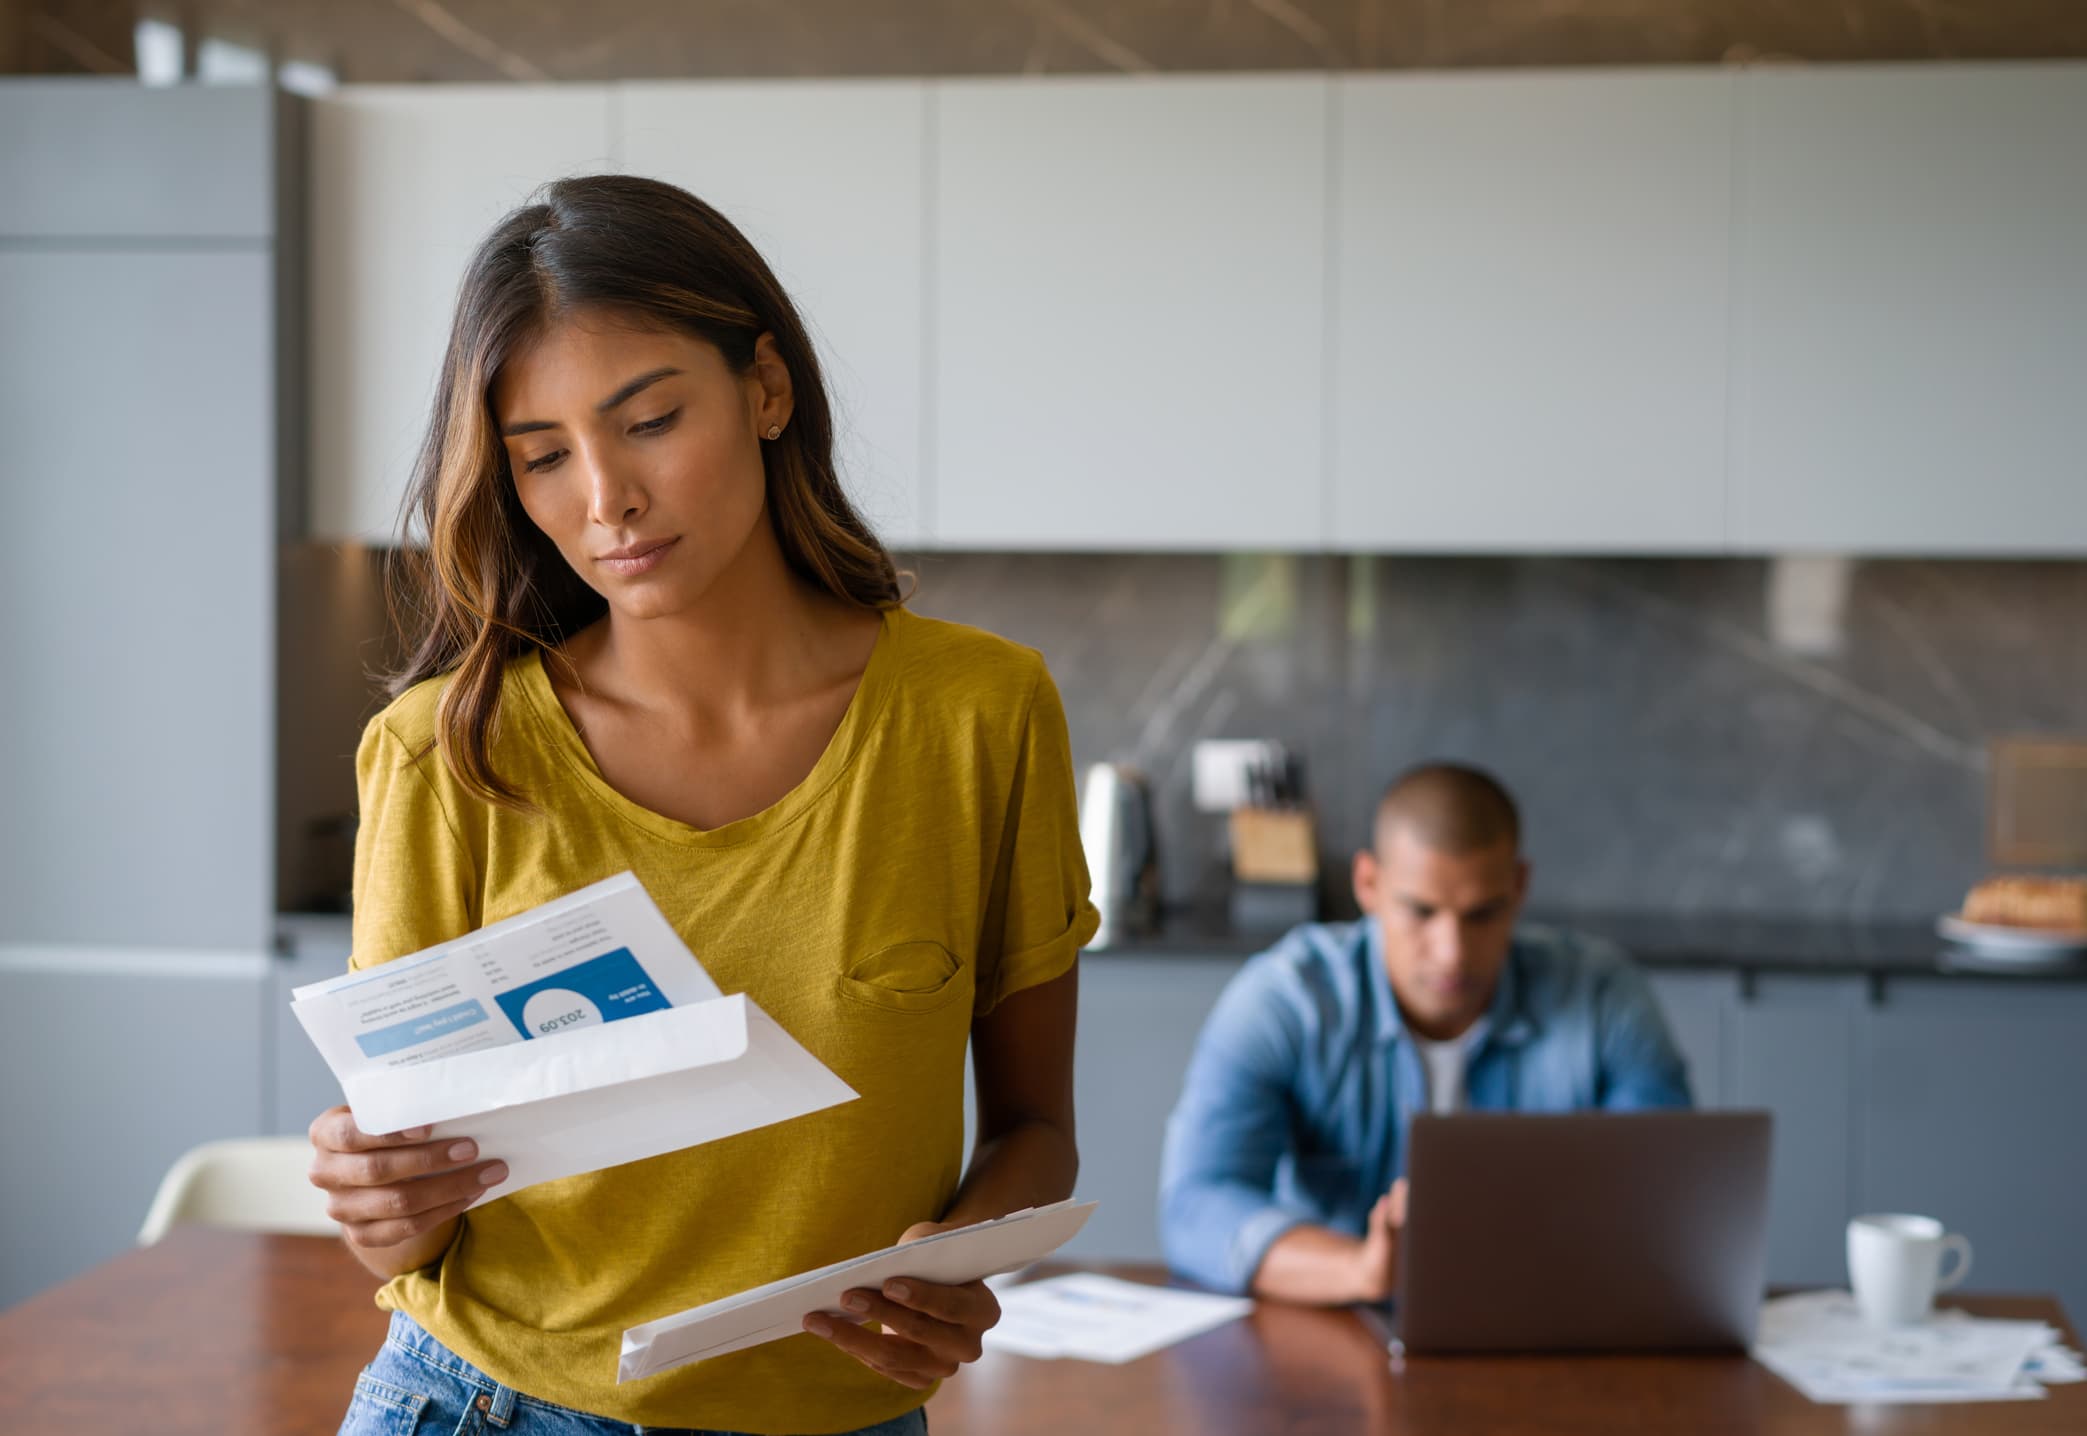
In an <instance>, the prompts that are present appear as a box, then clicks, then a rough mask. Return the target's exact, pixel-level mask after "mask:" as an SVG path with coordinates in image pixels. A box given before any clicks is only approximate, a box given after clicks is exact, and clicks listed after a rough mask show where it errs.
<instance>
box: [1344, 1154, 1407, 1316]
mask: <svg viewBox="0 0 2087 1436" xmlns="http://www.w3.org/2000/svg"><path fill="white" fill-rule="evenodd" d="M1405 1225H1406V1179H1405V1178H1404V1177H1400V1178H1399V1179H1398V1180H1397V1181H1396V1182H1393V1183H1392V1184H1391V1190H1390V1191H1388V1192H1386V1193H1385V1194H1384V1195H1383V1196H1381V1197H1379V1198H1377V1205H1375V1206H1374V1207H1371V1208H1370V1219H1369V1224H1368V1225H1367V1226H1366V1227H1365V1228H1364V1229H1363V1234H1362V1245H1361V1246H1360V1247H1358V1248H1357V1249H1356V1253H1355V1285H1356V1292H1357V1295H1356V1298H1355V1299H1356V1300H1357V1301H1389V1300H1390V1299H1391V1294H1392V1293H1393V1292H1394V1291H1396V1290H1397V1289H1398V1277H1399V1234H1400V1233H1401V1232H1402V1231H1403V1230H1404V1229H1405Z"/></svg>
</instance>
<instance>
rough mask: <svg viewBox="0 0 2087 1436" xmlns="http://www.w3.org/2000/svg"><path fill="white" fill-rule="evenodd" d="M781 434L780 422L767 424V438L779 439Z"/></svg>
mask: <svg viewBox="0 0 2087 1436" xmlns="http://www.w3.org/2000/svg"><path fill="white" fill-rule="evenodd" d="M782 436H783V426H782V425H781V424H770V425H769V426H768V437H769V438H771V439H780V438H781V437H782Z"/></svg>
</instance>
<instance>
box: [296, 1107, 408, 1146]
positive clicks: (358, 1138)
mask: <svg viewBox="0 0 2087 1436" xmlns="http://www.w3.org/2000/svg"><path fill="white" fill-rule="evenodd" d="M307 1135H308V1136H310V1138H311V1139H312V1145H313V1146H314V1147H319V1148H323V1149H325V1150H327V1151H333V1152H366V1151H370V1150H372V1149H373V1148H377V1147H399V1146H404V1145H407V1144H409V1143H412V1142H420V1141H425V1140H426V1138H427V1135H428V1129H427V1128H426V1127H414V1128H411V1129H410V1130H408V1131H404V1132H387V1133H371V1132H365V1131H363V1130H362V1128H360V1127H358V1126H356V1125H355V1114H354V1113H353V1112H350V1111H349V1110H348V1109H347V1108H346V1107H328V1108H327V1109H326V1110H325V1111H323V1112H321V1113H320V1114H319V1115H318V1116H316V1117H314V1118H313V1119H312V1125H311V1129H310V1131H309V1132H308V1133H307Z"/></svg>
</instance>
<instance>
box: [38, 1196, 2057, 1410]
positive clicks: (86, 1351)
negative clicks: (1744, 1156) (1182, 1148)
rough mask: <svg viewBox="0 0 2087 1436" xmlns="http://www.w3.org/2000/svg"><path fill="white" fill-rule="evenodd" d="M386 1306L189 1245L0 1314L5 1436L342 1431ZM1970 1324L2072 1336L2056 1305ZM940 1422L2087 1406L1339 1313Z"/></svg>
mask: <svg viewBox="0 0 2087 1436" xmlns="http://www.w3.org/2000/svg"><path fill="white" fill-rule="evenodd" d="M1116 1270H1117V1271H1118V1273H1119V1274H1120V1275H1124V1276H1130V1277H1133V1278H1138V1279H1147V1280H1152V1279H1158V1277H1159V1276H1160V1273H1158V1272H1157V1271H1155V1270H1154V1269H1152V1268H1143V1267H1124V1268H1117V1269H1116ZM375 1287H376V1283H375V1281H374V1280H373V1279H372V1278H371V1277H369V1276H368V1275H366V1274H365V1273H364V1272H363V1271H362V1269H361V1268H360V1267H358V1266H356V1264H355V1263H354V1261H353V1260H352V1259H350V1258H349V1256H348V1255H347V1253H346V1252H344V1251H342V1250H341V1249H340V1247H339V1246H338V1245H337V1244H336V1243H334V1242H332V1241H329V1240H327V1239H325V1238H321V1237H266V1236H251V1235H245V1234H240V1233H232V1232H219V1231H210V1230H205V1229H202V1228H194V1227H190V1228H183V1229H180V1230H177V1231H176V1232H174V1233H173V1235H171V1236H170V1237H168V1238H167V1240H165V1241H164V1242H161V1243H160V1244H159V1245H158V1246H156V1247H148V1248H145V1249H142V1250H139V1251H133V1252H126V1253H125V1254H124V1255H122V1256H120V1257H118V1258H116V1259H115V1260H114V1261H111V1262H109V1263H107V1264H106V1265H103V1266H100V1267H97V1268H95V1269H94V1270H93V1271H90V1272H88V1273H86V1274H85V1275H83V1276H80V1277H76V1278H75V1279H73V1280H72V1281H69V1282H66V1283H65V1284H64V1285H62V1286H59V1287H56V1288H54V1289H52V1290H50V1291H47V1292H45V1293H43V1294H42V1295H40V1296H37V1297H34V1298H32V1299H31V1300H29V1301H27V1302H24V1303H23V1304H21V1305H20V1306H17V1307H15V1308H13V1309H12V1310H10V1311H7V1312H4V1313H0V1429H4V1430H5V1431H8V1432H16V1431H19V1432H24V1433H32V1432H33V1433H38V1436H41V1433H44V1432H59V1431H63V1432H82V1433H101V1432H109V1433H129V1432H133V1431H136V1432H146V1431H149V1432H152V1433H154V1436H178V1433H185V1432H196V1433H209V1436H243V1433H253V1436H281V1433H306V1432H310V1433H322V1434H323V1433H326V1432H330V1431H332V1430H333V1429H334V1428H335V1426H336V1425H338V1424H339V1421H340V1417H341V1413H342V1411H343V1410H345V1408H346V1406H347V1401H348V1393H349V1390H350V1388H351V1387H352V1386H353V1385H354V1382H355V1374H356V1372H357V1371H359V1370H360V1369H361V1368H362V1365H363V1363H364V1362H366V1361H367V1360H369V1358H370V1355H371V1353H372V1352H374V1351H375V1350H376V1348H377V1344H378V1343H379V1342H380V1341H382V1340H383V1337H384V1322H385V1318H384V1315H383V1313H381V1312H379V1311H377V1310H376V1309H375V1308H374V1307H373V1306H371V1304H370V1294H371V1292H372V1291H374V1290H375ZM1963 1305H1965V1306H1966V1307H1968V1308H1970V1309H1971V1310H1973V1311H1977V1312H1981V1313H1984V1314H1987V1315H2006V1316H2036V1317H2042V1318H2044V1319H2046V1320H2051V1321H2055V1322H2058V1323H2059V1324H2060V1325H2063V1324H2064V1322H2063V1317H2062V1315H2061V1314H2060V1313H2059V1311H2058V1308H2057V1305H2056V1303H2054V1302H2052V1301H2050V1300H2047V1299H2043V1298H2025V1297H2014V1298H2001V1297H1988V1298H1973V1299H1967V1300H1966V1301H1964V1303H1963ZM2073 1339H2074V1341H2075V1342H2076V1341H2077V1338H2073ZM929 1419H930V1424H931V1425H932V1427H933V1428H934V1433H935V1436H988V1433H990V1436H1109V1433H1112V1432H1124V1433H1133V1432H1134V1433H1138V1436H1148V1433H1167V1432H1181V1433H1184V1436H1189V1433H1192V1436H1234V1433H1236V1436H1320V1433H1325V1436H1335V1433H1338V1436H1357V1433H1368V1432H1400V1433H1404V1432H1413V1433H1426V1432H1436V1431H1439V1432H1453V1433H1456V1436H1485V1433H1490V1432H1515V1433H1541V1436H1573V1433H1580V1432H1586V1433H1596V1432H1599V1433H1602V1436H1609V1433H1613V1432H1619V1431H1647V1432H1690V1433H1710V1436H1716V1433H1725V1432H1732V1433H1740V1432H1747V1433H1751V1432H1773V1433H1784V1432H1788V1433H1806V1436H1809V1433H1826V1432H1862V1433H1864V1436H1899V1433H1923V1436H1953V1433H1977V1436H1985V1433H1992V1436H2059V1433H2066V1436H2080V1433H2082V1432H2087V1385H2080V1386H2069V1387H2059V1388H2056V1389H2054V1390H2053V1391H2052V1392H2051V1394H2050V1396H2049V1398H2048V1399H2046V1400H2043V1401H2035V1402H2011V1403H2001V1404H1994V1405H1978V1406H1925V1407H1922V1406H1906V1407H1868V1408H1860V1407H1858V1408H1843V1407H1833V1406H1814V1405H1812V1404H1811V1403H1810V1402H1808V1401H1806V1400H1805V1399H1804V1398H1803V1397H1801V1396H1799V1395H1798V1394H1797V1393H1796V1392H1795V1391H1793V1390H1791V1389H1790V1388H1789V1387H1787V1386H1785V1385H1784V1384H1783V1383H1782V1382H1780V1381H1778V1380H1777V1379H1776V1378H1775V1377H1773V1376H1771V1375H1769V1374H1768V1373H1767V1372H1766V1371H1764V1370H1762V1369H1761V1368H1760V1367H1758V1366H1756V1365H1754V1364H1753V1363H1752V1362H1751V1361H1748V1360H1747V1359H1745V1358H1744V1357H1737V1356H1724V1357H1717V1356H1707V1357H1706V1356H1695V1357H1687V1356H1613V1357H1612V1356H1581V1357H1571V1358H1564V1357H1527V1356H1523V1357H1510V1358H1500V1357H1435V1358H1422V1357H1415V1358H1412V1359H1409V1360H1408V1361H1407V1362H1406V1363H1405V1364H1404V1367H1403V1369H1402V1370H1397V1371H1395V1370H1393V1369H1392V1367H1391V1365H1390V1364H1389V1362H1388V1361H1387V1359H1386V1357H1385V1353H1384V1349H1383V1348H1382V1347H1381V1346H1379V1345H1378V1344H1377V1343H1376V1342H1375V1341H1374V1340H1372V1339H1371V1338H1370V1336H1369V1335H1368V1334H1367V1333H1366V1332H1365V1331H1364V1330H1363V1328H1362V1326H1361V1324H1360V1323H1359V1322H1357V1321H1356V1320H1355V1318H1353V1317H1352V1316H1350V1315H1348V1314H1346V1313H1344V1312H1327V1311H1305V1310H1299V1309H1295V1308H1286V1307H1277V1306H1263V1307H1262V1308H1260V1309H1259V1310H1257V1311H1256V1312H1255V1314H1254V1315H1253V1316H1251V1317H1250V1318H1248V1319H1247V1320H1245V1321H1240V1322H1235V1323H1233V1324H1232V1325H1230V1326H1226V1327H1221V1328H1219V1329H1218V1330H1216V1331H1213V1332H1210V1333H1208V1334H1206V1335H1204V1336H1201V1337H1198V1338H1196V1339H1195V1340H1193V1341H1189V1342H1185V1343H1183V1344H1182V1345H1180V1346H1176V1347H1173V1348H1171V1349H1170V1350H1168V1351H1164V1352H1161V1353H1159V1354H1158V1355H1155V1356H1150V1357H1147V1358H1146V1359H1145V1360H1143V1361H1138V1362H1133V1363H1131V1364H1130V1365H1128V1366H1094V1365H1088V1364H1084V1363H1076V1362H1048V1361H1025V1360H1022V1359H1019V1358H1016V1357H1008V1356H998V1355H988V1356H987V1357H986V1358H985V1360H983V1361H981V1362H979V1363H978V1364H977V1365H975V1366H973V1367H971V1368H970V1369H968V1370H967V1371H966V1372H965V1373H964V1374H963V1375H961V1376H960V1377H958V1378H957V1379H956V1380H955V1381H953V1382H951V1383H949V1385H948V1386H947V1387H945V1388H944V1390H943V1391H942V1393H941V1394H940V1395H939V1396H937V1397H936V1398H935V1401H934V1404H933V1405H932V1406H930V1407H929Z"/></svg>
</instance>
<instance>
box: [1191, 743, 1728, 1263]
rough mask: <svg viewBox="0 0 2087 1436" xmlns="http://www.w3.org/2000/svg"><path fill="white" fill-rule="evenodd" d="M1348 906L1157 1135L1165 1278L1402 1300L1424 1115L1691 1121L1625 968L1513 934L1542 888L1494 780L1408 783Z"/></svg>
mask: <svg viewBox="0 0 2087 1436" xmlns="http://www.w3.org/2000/svg"><path fill="white" fill-rule="evenodd" d="M1354 882H1355V900H1356V902H1357V903H1358V904H1359V905H1360V907H1361V908H1362V913H1363V916H1362V919H1361V920H1360V921H1359V922H1354V923H1310V924H1306V925H1305V926H1303V927H1300V928H1297V929H1296V930H1294V931H1292V932H1291V933H1290V934H1288V935H1287V936H1286V937H1284V938H1283V940H1282V941H1281V942H1279V943H1277V944H1276V945H1275V946H1274V947H1273V948H1271V949H1270V950H1268V951H1267V952H1264V953H1262V954H1261V955H1260V956H1258V957H1255V958H1254V959H1252V960H1251V961H1250V962H1248V963H1247V965H1246V966H1245V968H1244V969H1243V970H1241V972H1240V974H1239V976H1238V977H1236V978H1234V979H1233V980H1232V982H1231V983H1230V985H1228V986H1227V987H1226V989H1225V991H1224V994H1223V996H1221V997H1220V998H1219V999H1218V1002H1217V1006H1216V1008H1215V1009H1214V1010H1213V1011H1212V1012H1211V1014H1210V1018H1209V1020H1208V1021H1207V1022H1206V1023H1205V1024H1204V1027H1203V1033H1202V1036H1201V1037H1200V1038H1199V1039H1198V1041H1197V1043H1196V1052H1195V1056H1194V1058H1193V1059H1192V1060H1191V1061H1190V1064H1189V1070H1188V1077H1187V1081H1186V1082H1185V1083H1184V1085H1183V1089H1182V1094H1181V1100H1180V1102H1179V1103H1178V1104H1177V1105H1176V1106H1175V1108H1174V1115H1173V1117H1172V1118H1171V1119H1170V1120H1169V1122H1168V1124H1167V1139H1166V1150H1165V1154H1164V1156H1163V1158H1162V1161H1161V1166H1160V1231H1161V1235H1162V1238H1163V1241H1164V1244H1165V1247H1166V1253H1167V1260H1168V1262H1169V1264H1171V1265H1172V1266H1173V1267H1174V1269H1175V1270H1176V1271H1179V1272H1180V1273H1182V1274H1183V1275H1185V1276H1188V1277H1190V1278H1193V1279H1194V1280H1196V1281H1199V1282H1201V1283H1203V1284H1204V1285H1206V1286H1210V1287H1214V1288H1217V1289H1218V1290H1220V1291H1239V1292H1251V1293H1253V1294H1254V1295H1256V1296H1263V1297H1272V1298H1276V1299H1279V1300H1285V1301H1297V1302H1311V1303H1325V1304H1335V1303H1344V1302H1358V1301H1382V1300H1384V1299H1385V1298H1387V1297H1389V1296H1390V1295H1391V1293H1392V1290H1393V1285H1394V1277H1395V1273H1396V1270H1397V1259H1398V1242H1399V1230H1400V1228H1401V1227H1402V1226H1403V1225H1404V1221H1405V1179H1404V1176H1403V1173H1404V1170H1405V1152H1406V1133H1407V1129H1408V1124H1409V1121H1410V1119H1411V1117H1412V1115H1413V1113H1414V1112H1416V1111H1431V1112H1454V1111H1458V1110H1460V1109H1463V1108H1467V1107H1468V1108H1473V1109H1484V1110H1507V1111H1524V1112H1560V1111H1568V1110H1572V1109H1575V1108H1607V1109H1611V1110H1628V1109H1632V1108H1643V1107H1685V1106H1688V1105H1689V1088H1688V1077H1687V1074H1686V1071H1685V1069H1684V1066H1683V1063H1682V1060H1681V1057H1680V1054H1679V1053H1678V1052H1677V1051H1676V1049H1675V1046H1674V1043H1673V1039H1672V1038H1671V1037H1670V1036H1669V1035H1668V1033H1667V1028H1666V1024H1665V1022H1664V1021H1663V1020H1662V1019H1661V1017H1660V1013H1659V1008H1658V1006H1657V1004H1656V1003H1655V1002H1654V1000H1653V997H1652V993H1651V990H1650V988H1649V987H1648V986H1647V984H1646V982H1645V979H1644V976H1643V975H1642V974H1641V973H1640V972H1639V971H1638V970H1637V968H1635V967H1634V966H1632V965H1631V963H1630V962H1629V960H1628V959H1627V958H1626V957H1625V956H1624V955H1623V953H1622V952H1621V951H1620V950H1618V949H1617V948H1615V947H1613V946H1611V945H1609V944H1607V943H1605V942H1601V941H1599V940H1595V939H1591V938H1585V937H1578V936H1574V935H1571V934H1567V933H1561V932H1554V931H1550V930H1547V929H1543V928H1536V927H1530V928H1525V929H1523V930H1521V931H1519V932H1518V931H1517V930H1516V927H1515V922H1516V918H1517V917H1518V915H1519V914H1520V911H1521V907H1522V899H1523V896H1524V895H1525V894H1526V893H1527V891H1528V888H1529V864H1528V863H1527V862H1526V861H1524V860H1523V858H1522V855H1521V824H1520V819H1519V818H1518V816H1517V814H1516V811H1515V805H1514V800H1513V799H1511V798H1510V797H1509V796H1508V795H1507V792H1506V790H1505V789H1503V788H1502V787H1501V786H1500V785H1499V784H1498V783H1497V782H1495V781H1494V780H1493V779H1492V778H1490V777H1488V776H1487V775H1486V774H1484V773H1481V772H1479V771H1478V770H1476V769H1473V768H1466V767H1459V766H1455V765H1452V764H1429V765H1426V766H1423V767H1419V768H1415V769H1413V770H1411V771H1409V772H1407V773H1406V774H1405V775H1403V776H1402V777H1400V778H1399V779H1398V780H1397V781H1396V782H1394V783H1393V784H1392V785H1391V787H1390V788H1389V789H1388V790H1387V791H1386V792H1385V794H1384V797H1383V800H1382V801H1381V802H1380V803H1379V805H1378V808H1377V814H1376V821H1375V824H1374V826H1373V833H1372V847H1371V848H1370V849H1367V850H1365V851H1363V852H1359V853H1357V854H1356V855H1355V869H1354ZM1529 1196H1530V1199H1531V1200H1532V1201H1533V1200H1539V1199H1540V1194H1537V1193H1531V1194H1529Z"/></svg>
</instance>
